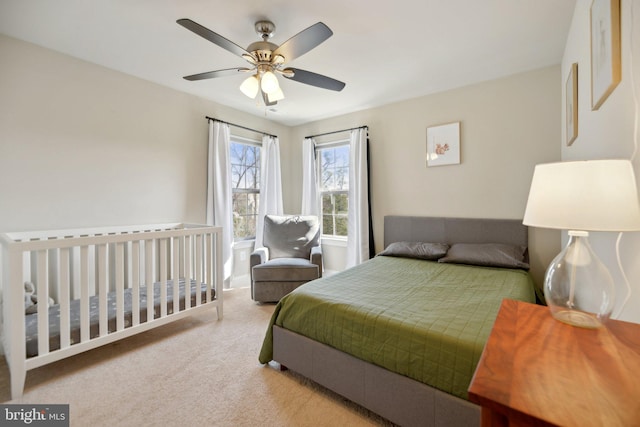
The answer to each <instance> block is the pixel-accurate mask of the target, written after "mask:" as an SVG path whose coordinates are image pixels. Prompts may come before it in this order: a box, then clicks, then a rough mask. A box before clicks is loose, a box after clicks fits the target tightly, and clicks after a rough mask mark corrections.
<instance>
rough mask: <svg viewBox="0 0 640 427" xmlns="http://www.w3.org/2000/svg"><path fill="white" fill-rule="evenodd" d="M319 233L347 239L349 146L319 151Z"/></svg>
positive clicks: (320, 149) (319, 149)
mask: <svg viewBox="0 0 640 427" xmlns="http://www.w3.org/2000/svg"><path fill="white" fill-rule="evenodd" d="M317 153H318V161H319V170H320V194H321V198H322V233H323V234H325V235H330V236H344V237H346V236H347V212H348V210H349V145H346V144H344V145H338V146H332V147H327V148H318V150H317Z"/></svg>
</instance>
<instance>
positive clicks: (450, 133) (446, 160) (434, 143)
mask: <svg viewBox="0 0 640 427" xmlns="http://www.w3.org/2000/svg"><path fill="white" fill-rule="evenodd" d="M459 163H460V122H454V123H447V124H443V125H438V126H431V127H428V128H427V166H443V165H456V164H459Z"/></svg>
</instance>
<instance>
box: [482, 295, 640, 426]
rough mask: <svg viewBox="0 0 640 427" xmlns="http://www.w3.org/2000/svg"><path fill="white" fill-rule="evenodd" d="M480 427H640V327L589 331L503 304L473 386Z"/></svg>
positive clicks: (612, 325)
mask: <svg viewBox="0 0 640 427" xmlns="http://www.w3.org/2000/svg"><path fill="white" fill-rule="evenodd" d="M469 400H471V401H472V402H475V403H477V404H479V405H480V406H481V407H482V426H483V427H485V426H486V427H488V426H491V427H497V426H546V425H561V426H580V427H585V426H606V427H611V426H625V427H628V426H640V325H639V324H635V323H628V322H621V321H617V320H610V321H609V322H608V323H607V327H606V328H599V329H583V328H577V327H573V326H569V325H566V324H564V323H562V322H559V321H557V320H555V319H554V318H552V317H551V313H550V312H549V309H548V308H547V307H542V306H537V305H534V304H528V303H524V302H520V301H513V300H504V301H503V302H502V306H501V307H500V312H499V313H498V317H497V318H496V322H495V324H494V325H493V330H492V331H491V335H490V336H489V340H488V341H487V344H486V346H485V348H484V351H483V353H482V356H481V358H480V361H479V362H478V367H477V369H476V372H475V374H474V376H473V379H472V380H471V385H470V386H469Z"/></svg>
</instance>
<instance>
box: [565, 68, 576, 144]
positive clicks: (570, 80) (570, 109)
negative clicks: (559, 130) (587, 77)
mask: <svg viewBox="0 0 640 427" xmlns="http://www.w3.org/2000/svg"><path fill="white" fill-rule="evenodd" d="M565 109H566V117H565V120H566V136H567V145H571V144H573V141H575V139H576V138H577V137H578V64H577V63H574V64H572V65H571V69H570V70H569V77H567V82H566V83H565Z"/></svg>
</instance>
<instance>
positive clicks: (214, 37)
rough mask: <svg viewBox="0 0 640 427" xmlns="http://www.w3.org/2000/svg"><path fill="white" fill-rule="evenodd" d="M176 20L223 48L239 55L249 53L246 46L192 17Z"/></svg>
mask: <svg viewBox="0 0 640 427" xmlns="http://www.w3.org/2000/svg"><path fill="white" fill-rule="evenodd" d="M176 22H177V23H178V24H180V25H182V26H183V27H185V28H186V29H187V30H190V31H193V32H194V33H196V34H197V35H199V36H201V37H203V38H205V39H207V40H209V41H210V42H212V43H215V44H217V45H218V46H220V47H221V48H223V49H226V50H228V51H229V52H231V53H235V54H236V55H238V56H242V55H243V54H245V53H246V54H248V52H247V51H246V50H245V49H244V48H242V47H240V46H238V45H237V44H235V43H234V42H232V41H230V40H227V39H226V38H224V37H222V36H221V35H220V34H218V33H214V32H213V31H211V30H210V29H208V28H206V27H203V26H202V25H200V24H198V23H197V22H194V21H192V20H191V19H187V18H183V19H178V20H177V21H176Z"/></svg>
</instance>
